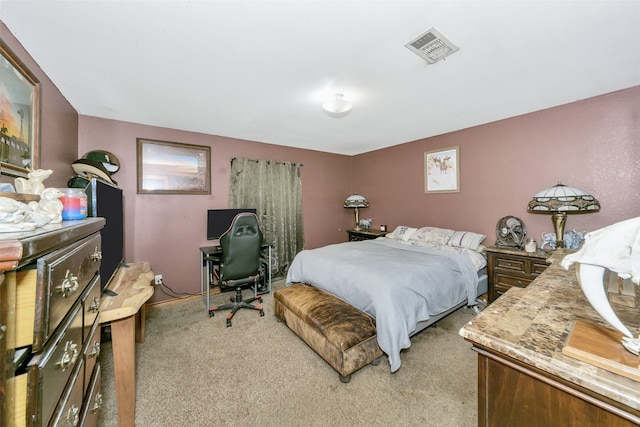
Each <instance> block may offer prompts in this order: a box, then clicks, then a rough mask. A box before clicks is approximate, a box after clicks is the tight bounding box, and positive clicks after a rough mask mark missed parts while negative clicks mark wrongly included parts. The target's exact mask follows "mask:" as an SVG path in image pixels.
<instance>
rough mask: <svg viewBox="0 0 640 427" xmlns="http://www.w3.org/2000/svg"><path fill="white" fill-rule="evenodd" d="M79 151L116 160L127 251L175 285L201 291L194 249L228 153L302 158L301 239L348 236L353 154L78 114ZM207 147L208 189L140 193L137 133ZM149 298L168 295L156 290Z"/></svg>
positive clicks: (224, 187)
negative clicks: (347, 205)
mask: <svg viewBox="0 0 640 427" xmlns="http://www.w3.org/2000/svg"><path fill="white" fill-rule="evenodd" d="M79 129H80V130H79V142H78V149H79V150H78V151H79V152H80V153H81V154H84V153H86V152H87V151H91V150H96V149H104V150H107V151H110V152H112V153H113V154H115V155H116V156H117V157H118V159H119V160H120V162H121V168H120V170H119V171H118V172H117V173H116V174H115V175H114V176H113V179H115V180H116V181H117V182H118V185H119V187H121V188H122V189H123V190H124V195H125V256H126V260H127V261H132V262H133V261H142V260H144V261H149V262H150V263H151V268H152V269H153V270H154V272H155V273H157V274H162V275H163V280H164V282H165V283H166V284H167V285H168V286H169V287H171V288H172V289H174V290H175V291H176V292H184V293H196V292H199V290H200V270H199V262H200V259H199V256H200V252H199V250H198V248H199V247H200V246H207V245H211V244H213V242H210V241H209V242H208V241H207V240H206V211H207V209H214V208H226V207H227V206H228V197H229V188H228V187H229V173H230V162H231V158H232V157H249V158H252V159H269V160H279V161H288V162H293V163H302V164H303V165H304V166H303V167H302V193H303V194H302V199H303V210H304V221H305V246H306V247H307V248H313V247H318V246H323V245H327V244H329V243H335V242H339V241H344V240H346V232H345V229H346V228H347V227H348V226H350V225H351V223H350V222H349V221H350V220H351V218H352V216H350V214H351V212H349V211H347V210H346V209H343V208H342V203H343V202H344V199H345V197H346V196H347V195H348V194H349V192H350V190H351V188H350V176H351V168H350V165H351V163H352V161H353V160H352V158H351V157H348V156H340V155H336V154H329V153H322V152H319V151H311V150H301V149H296V148H288V147H283V146H277V145H270V144H261V143H257V142H251V141H243V140H238V139H231V138H224V137H219V136H211V135H204V134H200V133H193V132H185V131H179V130H173V129H165V128H158V127H152V126H145V125H139V124H133V123H126V122H120V121H114V120H106V119H100V118H95V117H88V116H80V119H79ZM138 137H141V138H146V139H155V140H162V141H172V142H181V143H187V144H197V145H205V146H210V147H211V148H212V149H211V163H212V167H211V169H212V173H211V181H212V192H211V195H204V196H199V195H148V194H137V172H136V138H138ZM153 298H154V300H160V299H165V298H166V296H164V295H162V294H159V293H156V295H154V297H153Z"/></svg>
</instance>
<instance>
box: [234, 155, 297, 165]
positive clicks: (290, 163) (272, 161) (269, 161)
mask: <svg viewBox="0 0 640 427" xmlns="http://www.w3.org/2000/svg"><path fill="white" fill-rule="evenodd" d="M239 158H242V159H245V158H246V157H232V158H231V161H232V162H233V161H234V160H236V159H239ZM247 160H248V161H250V162H256V163H258V162H260V161H261V160H255V159H247ZM262 161H264V162H267V163H279V164H282V165H287V164H289V165H299V166H304V164H302V163H292V162H281V161H278V160H262Z"/></svg>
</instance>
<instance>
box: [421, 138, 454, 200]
mask: <svg viewBox="0 0 640 427" xmlns="http://www.w3.org/2000/svg"><path fill="white" fill-rule="evenodd" d="M459 149H460V147H458V146H455V147H449V148H443V149H440V150H434V151H427V152H425V153H424V192H425V193H457V192H459V191H460V153H459Z"/></svg>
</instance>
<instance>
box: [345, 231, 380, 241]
mask: <svg viewBox="0 0 640 427" xmlns="http://www.w3.org/2000/svg"><path fill="white" fill-rule="evenodd" d="M347 235H348V236H349V241H350V242H359V241H362V240H371V239H377V238H378V237H384V236H386V235H387V232H386V231H380V230H373V229H369V230H354V229H351V230H347Z"/></svg>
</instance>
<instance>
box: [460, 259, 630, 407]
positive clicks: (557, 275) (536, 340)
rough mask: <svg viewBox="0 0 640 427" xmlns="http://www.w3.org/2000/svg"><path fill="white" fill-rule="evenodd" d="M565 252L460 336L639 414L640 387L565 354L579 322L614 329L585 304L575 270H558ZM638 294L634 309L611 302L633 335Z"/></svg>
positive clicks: (472, 322) (476, 318) (467, 325)
mask: <svg viewBox="0 0 640 427" xmlns="http://www.w3.org/2000/svg"><path fill="white" fill-rule="evenodd" d="M563 251H564V250H562V249H561V250H557V251H555V252H553V253H552V254H551V255H550V257H549V259H548V261H549V262H551V263H552V264H551V266H550V267H549V268H547V269H546V270H545V271H544V272H543V273H542V274H541V275H540V276H538V277H537V278H536V279H535V280H534V281H533V282H532V283H531V284H530V285H529V286H528V287H526V288H524V289H522V288H512V289H510V290H509V291H508V292H507V293H505V294H504V295H503V296H501V297H500V298H498V299H497V300H496V301H495V302H493V303H492V304H491V305H489V306H488V307H487V308H486V309H485V310H484V311H483V312H482V313H480V314H479V315H478V316H476V317H475V318H474V319H473V320H472V321H471V322H469V323H468V324H466V325H465V326H464V327H463V328H462V329H461V330H460V335H462V336H463V337H464V338H466V339H467V340H469V341H471V342H473V343H475V344H478V345H479V346H482V347H485V348H488V349H491V350H494V351H496V352H499V353H502V354H504V355H506V356H509V357H511V358H513V359H516V360H518V361H520V362H524V363H526V364H528V365H531V366H534V367H536V368H538V369H541V370H543V371H545V372H548V373H550V374H552V375H555V376H557V377H560V378H562V379H565V380H567V381H570V382H572V383H575V384H577V385H579V386H582V387H584V388H586V389H589V390H591V391H593V392H595V393H598V394H600V395H603V396H606V397H608V398H610V399H613V400H615V401H617V402H620V403H622V404H624V405H627V406H629V407H631V408H633V409H636V410H640V382H637V381H634V380H632V379H629V378H626V377H623V376H621V375H617V374H614V373H612V372H609V371H606V370H604V369H601V368H598V367H596V366H594V365H591V364H588V363H585V362H582V361H580V360H577V359H574V358H572V357H569V356H566V355H564V354H563V353H562V348H563V346H564V344H565V342H566V340H567V338H568V336H569V333H570V331H571V328H572V326H573V322H574V321H575V320H585V321H589V322H592V323H596V324H599V325H602V326H605V327H608V328H611V326H609V325H608V324H607V323H606V322H605V321H604V319H602V317H600V315H599V314H598V313H596V311H595V310H594V309H593V308H592V307H591V305H590V304H589V302H588V301H587V299H586V297H585V296H584V294H583V292H582V289H581V288H580V284H579V283H578V280H577V278H576V273H575V269H574V267H571V268H570V269H569V270H565V269H564V268H562V267H561V266H560V261H561V260H562V258H563V257H564V255H565V254H566V252H563ZM636 289H637V288H636ZM639 294H640V292H636V296H635V307H633V308H630V307H628V306H624V305H618V304H613V303H612V306H613V307H614V310H615V311H616V313H617V315H618V317H619V318H620V320H622V322H623V323H624V324H625V325H626V326H627V327H628V328H629V329H630V330H631V332H632V333H633V334H634V335H635V336H637V335H638V333H639V331H640V315H639V312H638V310H639V307H640V305H639V304H638V301H640V298H639V297H638V295H639Z"/></svg>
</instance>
